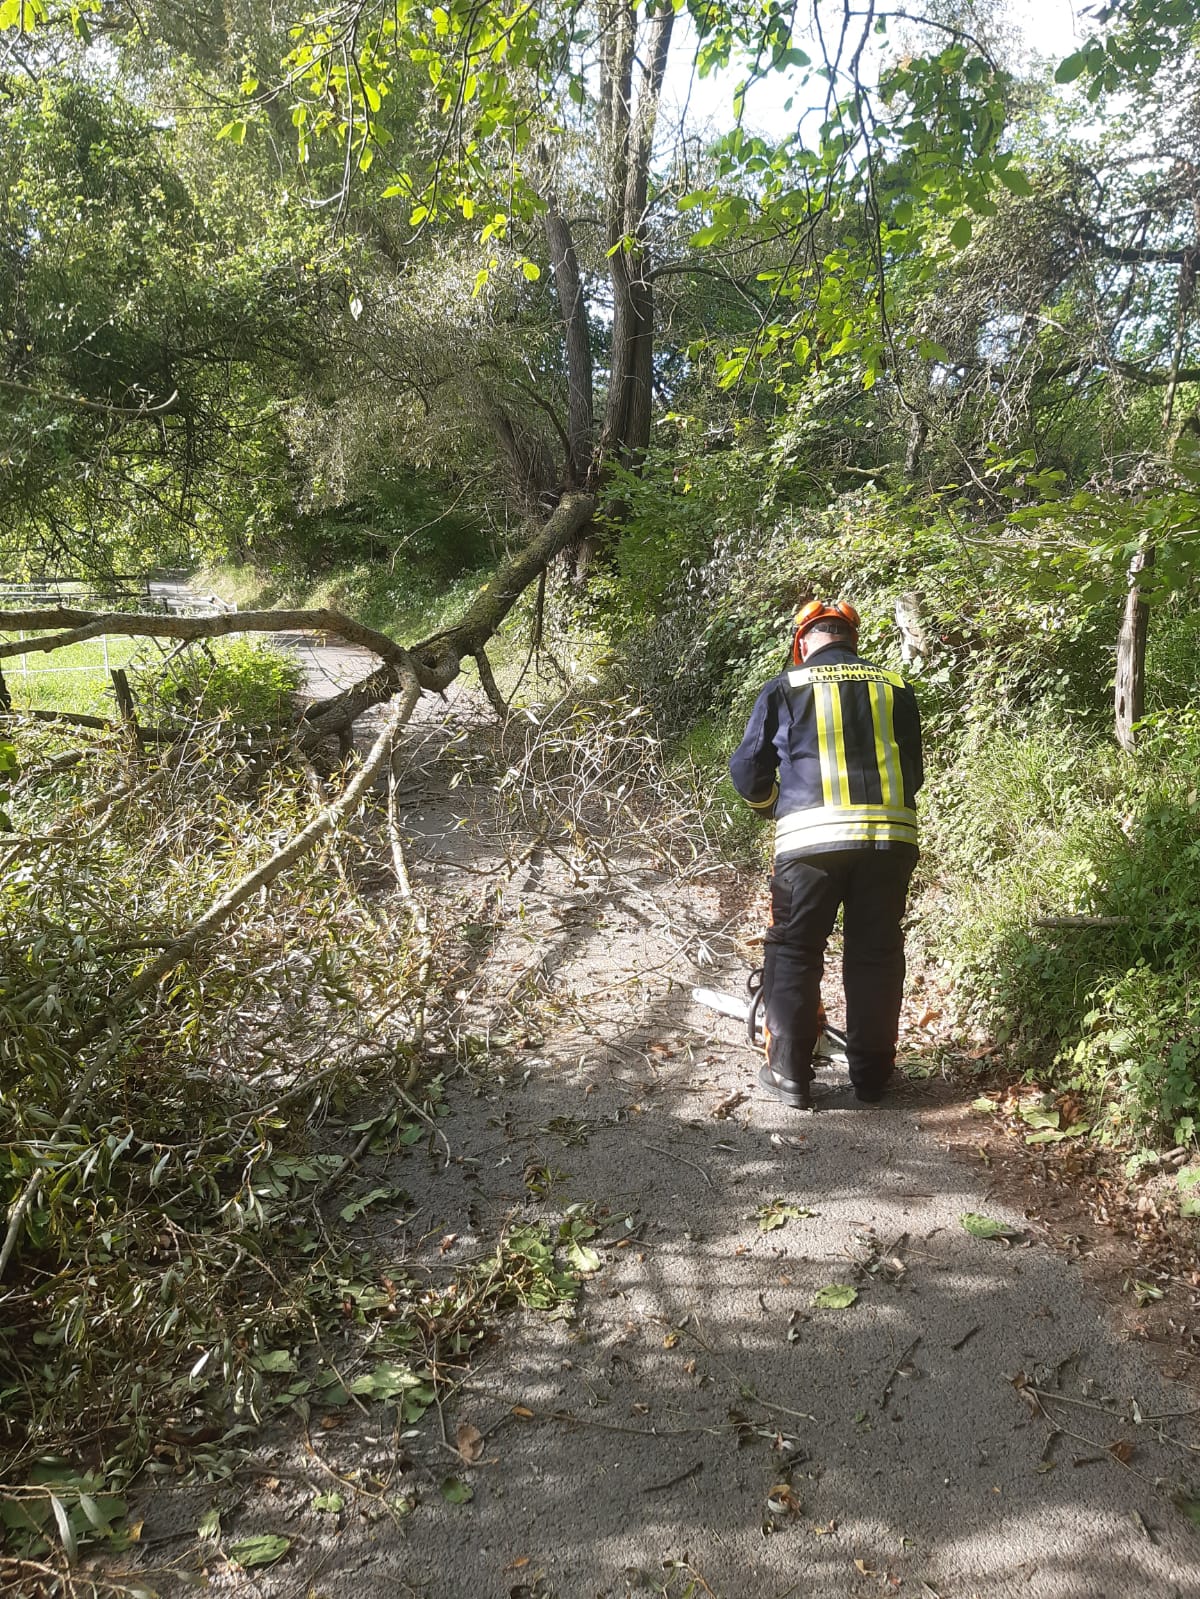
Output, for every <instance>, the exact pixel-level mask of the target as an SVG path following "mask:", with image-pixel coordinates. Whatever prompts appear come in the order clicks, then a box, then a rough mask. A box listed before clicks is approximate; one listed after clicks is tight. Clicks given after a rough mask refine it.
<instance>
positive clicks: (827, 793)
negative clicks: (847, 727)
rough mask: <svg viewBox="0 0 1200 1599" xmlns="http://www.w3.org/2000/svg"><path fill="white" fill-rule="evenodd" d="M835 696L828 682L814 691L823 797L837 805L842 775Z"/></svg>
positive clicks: (825, 800) (830, 803)
mask: <svg viewBox="0 0 1200 1599" xmlns="http://www.w3.org/2000/svg"><path fill="white" fill-rule="evenodd" d="M833 698H834V694H833V690H832V689H831V688H830V687H829V685H828V684H827V683H820V684H818V685H817V686H816V688H815V690H814V692H813V702H814V704H815V706H816V712H817V754H818V755H819V756H820V759H821V799H822V801H823V803H824V804H826V805H837V804H838V803H840V801H841V797H842V795H841V775H840V773H839V772H838V768H837V757H836V752H835V747H834V733H833ZM835 785H837V787H836V790H835Z"/></svg>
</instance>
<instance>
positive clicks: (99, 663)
mask: <svg viewBox="0 0 1200 1599" xmlns="http://www.w3.org/2000/svg"><path fill="white" fill-rule="evenodd" d="M15 637H16V635H14V634H11V633H8V634H0V640H2V641H4V642H7V641H8V640H9V639H15ZM157 658H158V650H157V649H156V648H155V646H154V645H153V644H148V643H147V642H146V641H144V640H141V639H129V638H115V637H114V638H110V639H109V640H108V642H107V653H106V650H105V644H104V642H103V641H102V640H100V639H96V640H88V642H87V643H84V644H71V645H68V646H67V648H66V649H61V650H55V651H53V653H51V654H41V653H38V654H33V655H15V656H13V655H10V656H8V657H7V658H6V659H5V660H4V661H2V662H0V667H2V668H3V671H4V681H5V683H6V684H7V685H8V691H9V693H10V694H11V695H12V702H13V709H14V710H22V711H24V710H36V711H73V712H75V713H77V714H83V715H89V716H112V715H113V714H114V712H115V709H116V705H115V700H114V697H113V686H112V680H111V679H110V677H109V675H108V674H109V671H110V670H111V669H113V668H117V667H122V668H126V669H128V668H129V667H134V668H139V667H145V666H149V665H151V664H153V662H154V661H155V660H156V659H157Z"/></svg>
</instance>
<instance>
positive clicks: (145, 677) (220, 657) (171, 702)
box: [137, 639, 304, 727]
mask: <svg viewBox="0 0 1200 1599" xmlns="http://www.w3.org/2000/svg"><path fill="white" fill-rule="evenodd" d="M303 675H304V674H303V670H302V668H301V666H300V664H299V662H298V661H297V660H296V659H295V658H294V657H293V656H291V655H287V654H285V653H284V652H283V651H282V650H280V649H277V648H275V647H274V646H273V645H270V644H264V643H261V642H259V641H258V640H254V639H230V640H227V641H226V640H222V641H221V642H219V643H216V644H214V645H211V646H208V647H206V648H205V649H203V650H200V649H195V648H193V649H190V650H188V651H187V652H186V654H183V655H180V656H177V657H176V658H175V660H173V661H172V662H171V663H170V665H169V666H168V667H167V668H166V670H165V671H162V670H157V669H146V670H144V671H142V672H141V673H139V674H138V679H137V692H138V697H139V698H140V699H141V700H142V701H143V703H145V704H147V705H149V706H151V707H153V708H154V709H155V710H156V711H158V712H159V713H160V714H162V713H165V714H168V715H172V714H173V715H179V714H180V713H181V712H183V713H185V714H187V715H189V716H198V717H200V718H202V719H203V720H205V721H211V720H215V719H216V718H218V717H228V718H229V720H231V721H234V722H244V723H246V724H247V725H249V726H254V727H263V726H269V725H270V724H271V723H274V722H280V721H283V720H285V719H286V717H287V714H288V712H289V710H290V708H291V700H292V696H293V695H294V694H295V692H296V690H297V689H298V688H299V687H300V683H301V680H302V678H303Z"/></svg>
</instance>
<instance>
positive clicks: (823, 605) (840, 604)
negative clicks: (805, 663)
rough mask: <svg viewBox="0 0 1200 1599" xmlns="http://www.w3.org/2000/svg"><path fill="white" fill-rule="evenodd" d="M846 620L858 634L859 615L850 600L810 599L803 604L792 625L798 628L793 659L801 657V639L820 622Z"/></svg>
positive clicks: (848, 625)
mask: <svg viewBox="0 0 1200 1599" xmlns="http://www.w3.org/2000/svg"><path fill="white" fill-rule="evenodd" d="M824 621H831V622H844V623H845V624H846V626H847V627H848V628H849V629H850V631H851V632H852V633H853V634H854V635H855V637H857V636H858V627H859V615H858V612H857V611H856V610H855V609H854V607H853V605H851V604H850V602H849V600H809V602H808V604H807V605H802V606H801V607H800V609H799V610H798V611H797V612H796V619H795V621H794V622H793V623H792V626H793V627H794V628H795V629H796V636H795V639H794V640H793V642H792V659H793V660H794V661H796V662H798V661H799V659H800V640H801V639H802V638H803V637H804V635H805V634H806V633H807V632H808V631H809V630H810V629H811V628H814V627H815V626H816V625H817V623H818V622H824Z"/></svg>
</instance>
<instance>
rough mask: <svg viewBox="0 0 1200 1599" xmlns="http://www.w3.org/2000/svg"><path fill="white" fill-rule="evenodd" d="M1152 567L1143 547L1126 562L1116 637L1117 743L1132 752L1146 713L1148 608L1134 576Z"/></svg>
mask: <svg viewBox="0 0 1200 1599" xmlns="http://www.w3.org/2000/svg"><path fill="white" fill-rule="evenodd" d="M1153 565H1154V546H1153V545H1152V544H1146V545H1144V546H1143V548H1142V549H1140V550H1139V551H1138V553H1137V554H1136V555H1135V556H1134V558H1133V560H1132V561H1131V562H1130V563H1129V592H1128V593H1127V595H1126V596H1125V614H1124V616H1123V617H1122V618H1121V631H1120V633H1119V634H1118V635H1117V681H1116V689H1115V693H1114V696H1113V703H1114V710H1115V714H1116V732H1117V743H1118V744H1119V745H1120V746H1121V748H1122V749H1123V750H1128V751H1130V752H1132V750H1133V748H1134V744H1135V742H1136V735H1135V733H1134V725H1135V723H1137V722H1140V721H1141V719H1142V717H1143V716H1144V715H1145V712H1146V639H1147V636H1148V634H1149V631H1150V607H1149V605H1148V604H1147V603H1146V601H1145V599H1144V598H1143V596H1142V591H1141V587H1140V585H1139V583H1138V576H1139V574H1140V573H1141V572H1143V571H1145V569H1146V568H1147V567H1151V566H1153Z"/></svg>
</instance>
